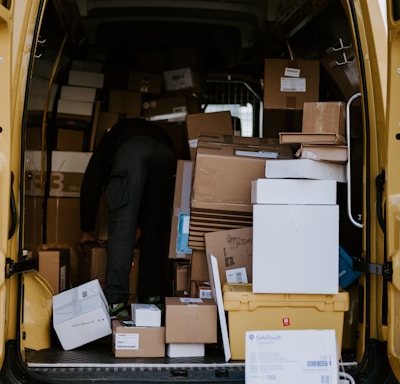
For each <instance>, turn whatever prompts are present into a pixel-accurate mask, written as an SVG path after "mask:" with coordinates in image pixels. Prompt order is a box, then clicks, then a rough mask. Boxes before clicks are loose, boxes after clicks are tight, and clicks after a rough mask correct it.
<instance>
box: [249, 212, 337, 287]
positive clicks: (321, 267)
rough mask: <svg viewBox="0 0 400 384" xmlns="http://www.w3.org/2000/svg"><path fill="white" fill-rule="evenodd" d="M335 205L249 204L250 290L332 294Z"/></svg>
mask: <svg viewBox="0 0 400 384" xmlns="http://www.w3.org/2000/svg"><path fill="white" fill-rule="evenodd" d="M338 286H339V206H338V205H300V204H298V205H277V204H276V205H275V204H254V205H253V292H255V293H280V294H282V293H288V294H296V293H300V294H337V293H338Z"/></svg>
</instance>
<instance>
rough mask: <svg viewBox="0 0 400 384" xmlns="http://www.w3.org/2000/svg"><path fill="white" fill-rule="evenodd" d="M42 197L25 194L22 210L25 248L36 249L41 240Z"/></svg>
mask: <svg viewBox="0 0 400 384" xmlns="http://www.w3.org/2000/svg"><path fill="white" fill-rule="evenodd" d="M43 203H44V198H43V197H36V196H26V197H25V211H24V245H25V247H26V248H27V249H31V250H34V249H37V248H38V246H39V245H40V244H41V243H42V240H43V220H44V210H43Z"/></svg>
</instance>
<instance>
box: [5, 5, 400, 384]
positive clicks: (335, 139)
mask: <svg viewBox="0 0 400 384" xmlns="http://www.w3.org/2000/svg"><path fill="white" fill-rule="evenodd" d="M359 3H360V2H358V1H354V2H353V1H350V0H349V1H339V0H321V1H311V0H303V1H298V0H286V1H279V0H259V1H245V0H243V1H238V0H229V1H178V0H176V1H153V0H152V1H150V0H146V1H136V0H126V1H95V0H76V1H73V0H68V1H59V0H48V1H47V4H45V5H43V9H42V8H39V11H40V10H41V9H42V11H40V12H43V17H41V18H39V17H38V20H37V23H36V25H35V32H34V41H36V39H37V43H36V44H34V45H33V48H32V59H31V61H30V64H29V68H27V78H28V81H27V85H26V99H25V106H26V107H25V110H24V115H23V121H22V135H21V142H22V145H21V146H22V151H21V156H22V165H21V175H22V176H21V177H20V180H21V185H20V190H21V194H20V198H19V199H17V201H18V204H19V205H18V207H19V208H17V209H20V217H21V229H20V232H19V235H18V236H19V248H20V250H21V252H20V253H21V255H22V256H21V257H20V259H19V262H20V263H21V268H22V269H23V270H24V272H23V273H19V274H18V275H19V276H18V279H19V280H18V281H19V284H20V285H19V286H20V289H19V300H20V301H19V305H18V309H17V316H18V317H17V341H16V343H12V342H10V343H9V346H8V348H9V349H8V350H9V351H11V350H13V349H14V353H16V356H17V358H15V357H13V355H12V353H11V352H8V353H7V355H6V361H5V367H6V368H3V373H2V374H3V377H9V378H10V381H9V382H14V381H11V377H13V380H15V377H17V378H19V380H21V381H19V382H27V383H28V382H35V383H39V382H57V383H58V382H59V383H62V382H69V383H71V382H74V383H75V382H76V383H80V382H89V381H90V382H132V383H133V382H169V381H179V382H200V381H201V382H214V381H223V382H244V381H245V379H246V382H248V383H259V382H261V381H262V380H265V381H263V382H266V383H267V382H268V383H269V382H271V383H272V382H279V383H282V382H283V381H282V379H279V378H280V377H281V376H280V375H282V374H283V373H282V372H285V373H286V374H288V375H289V376H287V378H288V379H287V380H289V381H286V382H287V383H289V382H293V383H294V382H296V381H294V378H295V377H297V375H300V376H301V377H302V380H305V381H301V382H308V383H314V382H315V383H317V382H318V383H338V382H339V381H338V378H340V380H343V381H340V382H341V383H355V382H357V383H379V384H382V383H397V382H398V381H397V379H400V371H399V369H398V368H397V372H396V370H395V369H393V365H392V366H391V364H390V363H389V361H390V359H388V353H387V337H388V336H387V332H385V329H387V325H388V323H389V322H390V319H391V318H390V319H389V317H388V305H389V304H388V300H387V294H388V293H387V292H388V284H389V283H390V280H391V275H390V263H389V264H388V263H387V264H383V262H382V263H381V264H382V265H381V264H378V261H377V262H376V264H371V261H370V260H368V259H365V257H366V253H368V249H369V248H368V247H371V245H370V242H371V241H372V240H371V239H370V237H371V232H372V231H371V224H370V222H369V221H368V220H371V219H370V217H371V216H373V217H374V218H375V220H377V221H379V219H382V218H383V217H384V214H383V213H382V210H383V209H384V203H383V201H379V198H381V200H382V193H383V182H382V179H378V178H377V181H376V182H375V180H372V179H370V178H369V177H367V176H366V175H367V173H368V172H367V171H366V167H367V164H369V163H370V162H371V161H372V160H370V158H369V157H370V153H373V152H376V151H377V150H378V149H377V148H371V147H368V145H370V143H371V141H370V139H369V135H370V134H371V132H370V131H368V130H367V129H366V126H367V125H368V119H369V116H370V115H369V112H368V109H367V105H366V102H365V94H366V84H367V83H366V81H365V77H366V73H369V72H368V68H369V67H368V66H366V65H365V61H364V60H365V58H366V57H367V55H365V56H363V51H362V47H363V45H362V39H363V37H365V36H364V33H365V31H366V30H368V27H366V26H365V25H361V28H362V33H360V29H358V28H359V27H360V25H359V24H358V23H357V17H356V14H357V12H361V11H360V9H362V7H361V6H360V4H359ZM376 9H377V11H378V12H377V14H376V15H375V17H376V18H384V17H385V15H383V14H379V12H380V11H381V12H384V7H378V6H377V7H376ZM364 11H365V10H364ZM38 15H39V14H38ZM366 24H367V23H366ZM360 36H361V37H360ZM366 40H367V39H366ZM371 52H372V51H371ZM371 52H369V54H370V55H372V53H371ZM366 68H367V69H366ZM371 92H372V91H371ZM377 92H378V91H377ZM129 117H139V118H143V119H146V120H150V121H152V122H154V123H156V124H158V125H159V126H161V127H162V128H163V129H164V130H165V131H166V132H167V133H168V134H169V135H170V136H171V137H172V140H173V144H174V147H175V150H176V154H177V160H178V162H177V168H176V173H175V189H174V198H173V203H172V204H171V224H170V227H169V228H168V229H167V230H166V231H165V232H166V233H165V238H163V239H160V242H163V243H164V244H165V249H166V254H167V255H168V263H167V265H168V267H167V270H166V271H165V273H166V275H167V279H168V284H169V292H168V295H167V297H166V298H165V305H164V306H162V308H161V309H160V308H158V307H155V308H154V305H153V304H144V303H140V302H139V300H138V297H137V283H138V279H140V242H139V243H138V244H139V245H138V246H137V247H136V249H135V252H134V255H133V263H132V270H131V273H130V300H129V309H130V318H128V319H121V318H118V319H114V320H111V319H110V318H109V315H108V306H107V303H106V299H105V297H104V294H103V291H102V290H103V287H104V282H105V269H106V260H107V247H106V244H107V236H108V234H107V206H106V203H105V199H102V201H101V204H100V209H99V213H98V217H97V224H96V236H97V238H98V239H99V242H96V243H90V244H85V245H81V244H80V238H81V230H80V220H79V204H80V198H79V197H80V187H81V183H82V179H83V175H84V172H85V170H86V167H87V164H88V162H89V160H90V158H91V154H92V152H93V150H94V149H95V148H96V145H97V143H98V142H99V140H100V139H101V137H102V136H103V135H104V134H105V133H106V132H107V131H108V130H110V129H111V128H112V126H113V125H114V124H115V123H117V122H118V121H120V120H121V119H124V118H129ZM383 177H384V176H383ZM379 181H381V184H380V183H379ZM160 189H162V186H161V185H160ZM369 190H373V191H374V192H373V193H372V192H368V191H369ZM371 193H372V194H373V195H376V205H377V206H378V208H377V209H378V213H377V214H376V216H377V217H375V214H373V215H371V213H370V211H369V209H371V208H370V205H371V206H372V204H370V202H369V199H370V194H371ZM373 209H375V208H373ZM368 231H370V232H368ZM22 250H23V252H22ZM24 263H26V265H27V266H28V267H27V268H26V271H25V269H24V267H23V265H24ZM374 268H375V269H376V268H377V269H379V268H380V270H383V272H382V273H380V274H379V273H375V272H372V269H374ZM9 278H11V279H13V278H16V277H15V276H14V275H13V276H11V275H10V276H9ZM138 304H142V305H138ZM291 334H293V337H294V338H293V341H292V342H291V344H287V345H288V346H289V347H286V348H285V347H283V346H281V345H280V344H279V343H278V341H283V339H284V337H286V335H291ZM332 335H333V336H332ZM385 335H386V336H385ZM302 337H303V339H302ZM304 338H307V340H309V341H308V342H305V341H304V340H305V339H304ZM267 339H268V340H269V341H270V342H265V340H267ZM259 340H264V342H261V341H259ZM271 340H274V342H272V341H271ZM285 340H286V339H285ZM296 340H297V341H296ZM299 340H300V341H299ZM287 342H288V343H289V341H287ZM316 353H317V354H318V356H316ZM277 354H279V356H281V358H280V360H279V362H277V361H278V360H276V356H277ZM262 356H264V358H265V359H266V360H262V359H263V357H262ZM266 356H270V357H271V362H268V359H267V358H266ZM272 356H275V358H274V359H272ZM302 359H304V360H307V361H308V370H306V371H307V373H305V372H304V370H303V371H301V373H298V371H297V368H298V366H301V364H302V363H303V362H302ZM283 360H285V361H286V362H287V361H288V360H291V364H294V365H292V366H291V368H290V369H289V368H288V367H289V365H288V363H285V364H286V365H285V364H284V363H282V361H283ZM310 362H311V363H312V362H314V364H311V363H310ZM310 364H311V365H312V366H313V369H311V368H310ZM277 366H279V369H278V368H277ZM317 366H318V369H317V368H316V367H317ZM332 366H333V369H332ZM395 366H396V364H395ZM299 369H300V368H299ZM11 372H13V373H12V374H11ZM17 372H18V373H17ZM299 372H300V371H299ZM306 374H307V375H309V376H306ZM7 375H9V376H7ZM18 375H20V376H18ZM305 377H309V381H306V379H305ZM396 377H397V378H396ZM276 380H281V381H276ZM317 380H319V381H317ZM335 380H336V381H335ZM15 382H17V381H15Z"/></svg>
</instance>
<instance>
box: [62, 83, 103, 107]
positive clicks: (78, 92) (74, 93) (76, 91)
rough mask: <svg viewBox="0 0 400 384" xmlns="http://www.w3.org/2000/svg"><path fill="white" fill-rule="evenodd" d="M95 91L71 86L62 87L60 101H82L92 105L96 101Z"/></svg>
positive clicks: (94, 89) (91, 88)
mask: <svg viewBox="0 0 400 384" xmlns="http://www.w3.org/2000/svg"><path fill="white" fill-rule="evenodd" d="M96 92H97V89H96V88H93V87H76V86H71V85H62V86H61V93H60V99H62V100H74V101H84V102H87V103H94V101H95V100H96Z"/></svg>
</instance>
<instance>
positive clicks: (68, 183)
mask: <svg viewBox="0 0 400 384" xmlns="http://www.w3.org/2000/svg"><path fill="white" fill-rule="evenodd" d="M91 156H92V152H76V151H52V153H51V173H50V186H49V188H50V190H49V196H56V197H80V191H81V184H82V180H83V176H84V173H85V171H86V167H87V165H88V164H89V160H90V157H91Z"/></svg>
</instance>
